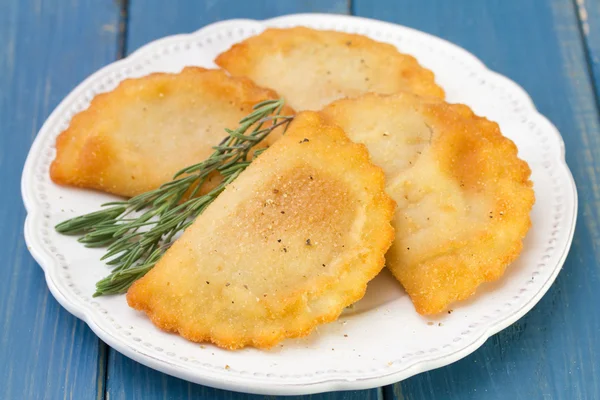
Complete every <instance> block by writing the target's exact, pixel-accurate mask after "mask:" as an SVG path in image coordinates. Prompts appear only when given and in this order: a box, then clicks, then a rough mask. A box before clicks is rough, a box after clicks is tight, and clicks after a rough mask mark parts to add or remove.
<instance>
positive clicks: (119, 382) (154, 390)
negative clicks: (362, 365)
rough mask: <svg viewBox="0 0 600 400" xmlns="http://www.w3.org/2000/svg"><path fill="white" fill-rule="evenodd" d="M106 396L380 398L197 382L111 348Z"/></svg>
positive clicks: (130, 399) (144, 399) (131, 399)
mask: <svg viewBox="0 0 600 400" xmlns="http://www.w3.org/2000/svg"><path fill="white" fill-rule="evenodd" d="M108 366H109V368H108V380H107V384H106V386H107V397H106V398H107V399H111V400H114V399H127V400H153V399H169V400H179V399H182V400H183V399H202V400H213V399H214V400H216V399H218V400H233V399H235V400H267V399H268V400H276V399H281V400H306V399H311V400H380V399H381V393H380V390H361V391H353V392H333V393H325V394H317V395H312V396H307V397H304V396H285V397H284V396H282V397H278V396H259V395H251V394H244V393H235V392H230V391H225V390H218V389H213V388H209V387H206V386H201V385H196V384H193V383H189V382H186V381H184V380H181V379H177V378H173V377H171V376H169V375H166V374H163V373H161V372H158V371H155V370H153V369H150V368H147V367H145V366H143V365H141V364H139V363H137V362H135V361H132V360H131V359H129V358H127V357H124V356H122V355H121V354H119V353H117V352H115V351H112V352H111V353H110V357H109V363H108Z"/></svg>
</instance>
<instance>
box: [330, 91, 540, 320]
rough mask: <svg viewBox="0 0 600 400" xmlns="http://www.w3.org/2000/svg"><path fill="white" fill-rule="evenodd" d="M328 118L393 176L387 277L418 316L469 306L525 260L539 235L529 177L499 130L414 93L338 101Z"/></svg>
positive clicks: (457, 106) (464, 108)
mask: <svg viewBox="0 0 600 400" xmlns="http://www.w3.org/2000/svg"><path fill="white" fill-rule="evenodd" d="M323 113H324V115H325V116H326V118H327V120H328V121H330V122H334V123H336V124H338V125H339V126H340V127H342V129H344V130H345V131H346V132H347V134H348V136H349V137H350V138H351V139H352V140H354V141H356V142H358V143H364V144H365V145H366V146H367V147H368V149H369V151H370V153H371V156H372V159H373V162H374V163H375V164H377V165H380V166H381V167H382V168H383V169H384V171H385V174H386V180H387V191H388V193H389V194H390V195H391V196H392V198H393V199H394V200H395V201H396V202H397V205H398V207H397V211H396V215H395V218H394V225H395V229H396V239H395V242H394V244H393V245H392V247H391V249H390V251H389V252H388V254H387V255H386V258H387V267H388V268H389V269H390V270H391V271H392V273H393V274H394V276H395V277H396V278H397V279H398V280H399V281H400V282H401V283H402V285H403V286H404V288H405V289H406V291H407V293H408V294H409V296H410V297H411V299H412V301H413V303H414V305H415V308H416V310H417V311H418V312H419V313H421V314H433V313H438V312H441V311H443V310H445V309H446V308H447V307H448V305H450V304H451V303H453V302H455V301H457V300H463V299H466V298H467V297H469V296H471V295H472V294H473V293H474V292H475V290H476V289H477V287H478V286H479V285H480V284H481V283H483V282H485V281H493V280H496V279H499V278H500V277H501V276H502V274H503V273H504V271H505V269H506V267H507V265H508V264H509V263H511V262H512V261H513V260H515V259H516V258H517V256H518V255H519V253H520V252H521V249H522V247H523V245H522V240H523V238H524V237H525V234H526V232H527V231H528V229H529V227H530V225H531V222H530V217H529V213H530V210H531V208H532V206H533V203H534V193H533V190H532V182H531V181H530V180H529V177H530V173H531V171H530V169H529V166H528V165H527V163H525V162H524V161H522V160H520V159H519V158H518V157H517V147H516V146H515V144H514V143H513V142H512V141H511V140H509V139H507V138H506V137H504V136H502V134H501V132H500V129H499V127H498V125H497V124H496V123H494V122H490V121H488V120H487V119H485V118H481V117H478V116H476V115H475V114H473V112H472V111H471V110H470V109H469V108H468V107H467V106H464V105H460V104H447V103H445V102H443V101H441V100H436V99H424V98H420V97H418V96H415V95H412V94H408V93H404V94H396V95H391V96H380V95H375V94H368V95H365V96H363V97H361V98H358V99H354V100H340V101H337V102H334V103H333V104H331V105H329V106H328V107H326V108H325V110H324V111H323Z"/></svg>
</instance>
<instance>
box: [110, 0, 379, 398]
mask: <svg viewBox="0 0 600 400" xmlns="http://www.w3.org/2000/svg"><path fill="white" fill-rule="evenodd" d="M348 11H349V8H348V2H347V1H346V0H335V1H331V0H330V1H313V2H311V1H306V2H305V1H303V2H285V1H277V0H262V1H256V2H238V1H233V0H226V1H218V2H217V1H180V2H178V3H177V6H176V7H174V6H173V5H172V4H168V3H167V2H159V1H151V2H147V1H142V0H130V7H129V12H128V15H127V17H128V21H129V23H128V27H127V53H131V51H133V50H135V49H137V48H139V47H140V46H142V45H144V44H146V43H148V42H149V41H152V40H154V39H157V38H160V37H163V36H166V35H172V34H177V33H187V32H192V31H195V30H197V29H199V28H201V27H202V26H205V25H207V24H210V23H212V22H215V21H219V20H224V19H230V18H256V19H265V18H271V17H275V16H278V15H282V14H288V13H298V12H335V13H348ZM380 395H381V392H380V390H365V391H358V392H342V393H340V392H338V393H330V394H323V395H315V396H311V397H310V398H312V399H315V400H316V399H319V400H326V399H327V400H333V399H336V400H337V399H346V400H354V399H356V400H358V399H360V400H363V399H365V400H371V399H373V400H375V399H378V398H380ZM107 398H111V399H117V398H118V399H144V400H146V399H148V400H150V399H166V398H169V399H184V398H202V399H233V398H235V399H259V398H265V397H264V396H253V395H245V394H237V393H233V392H227V391H223V390H216V389H211V388H208V387H203V386H200V385H195V384H191V383H188V382H185V381H183V380H180V379H176V378H173V377H170V376H168V375H165V374H162V373H159V372H156V371H153V370H151V369H150V368H147V367H145V366H143V365H141V364H138V363H136V362H134V361H131V360H129V359H127V358H126V357H123V356H122V355H121V354H119V353H117V352H115V351H114V350H110V356H109V362H108V375H107ZM268 398H269V399H272V398H273V397H268ZM295 398H296V399H299V397H282V399H295Z"/></svg>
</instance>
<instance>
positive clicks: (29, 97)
mask: <svg viewBox="0 0 600 400" xmlns="http://www.w3.org/2000/svg"><path fill="white" fill-rule="evenodd" d="M117 22H118V7H117V6H116V5H115V4H113V3H112V2H77V1H70V2H64V1H62V0H53V1H43V2H41V1H33V0H8V1H6V0H5V1H2V2H0V88H2V89H1V90H0V181H1V182H2V189H3V192H4V195H3V196H0V226H1V227H2V228H1V230H0V239H1V240H0V254H1V255H2V259H3V263H2V268H0V354H2V356H1V359H2V362H0V398H2V399H59V398H60V399H62V398H65V399H66V398H72V399H93V398H102V397H103V395H104V387H103V385H104V372H105V360H104V358H105V353H106V351H104V350H103V346H104V345H103V344H102V345H101V342H100V341H99V340H98V338H97V337H96V336H95V335H94V334H93V333H92V332H91V331H90V329H89V328H88V327H87V326H86V325H85V324H84V323H83V322H81V321H79V320H77V319H76V318H75V317H73V316H72V315H70V314H69V313H68V312H67V311H65V310H64V309H63V308H62V307H61V306H60V305H59V304H58V303H57V302H56V301H55V300H54V298H53V297H52V296H51V295H50V293H49V292H48V289H47V287H46V284H45V282H44V276H43V273H42V270H41V269H40V267H39V266H38V265H37V264H36V263H35V261H34V260H33V259H32V258H31V256H30V255H29V253H28V251H27V249H26V246H25V243H24V239H23V221H24V219H25V210H24V208H23V205H22V201H21V199H20V196H19V195H18V193H19V192H20V179H21V170H22V166H23V163H24V161H25V157H26V155H27V152H28V151H29V147H30V145H31V143H32V141H33V139H34V137H35V135H36V133H37V131H38V129H39V128H40V126H41V125H42V123H43V122H44V119H45V118H46V117H47V116H48V115H49V113H50V112H51V111H52V109H53V108H54V107H55V106H56V105H57V104H58V102H59V101H60V100H61V99H62V98H63V97H64V96H65V95H66V94H67V93H68V92H69V91H70V90H71V89H72V88H73V87H74V86H75V85H76V84H77V83H79V81H81V80H83V79H84V78H85V77H86V76H87V75H89V74H90V73H92V72H94V70H96V69H98V68H99V67H101V66H102V65H104V64H106V63H108V62H110V61H112V60H113V59H114V57H115V54H116V50H117V49H116V43H117V40H116V38H117V34H116V32H117Z"/></svg>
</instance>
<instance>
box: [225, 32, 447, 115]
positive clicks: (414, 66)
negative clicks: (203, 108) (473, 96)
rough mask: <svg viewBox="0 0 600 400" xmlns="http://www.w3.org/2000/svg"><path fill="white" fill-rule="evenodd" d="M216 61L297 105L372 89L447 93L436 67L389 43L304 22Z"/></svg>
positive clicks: (316, 104)
mask: <svg viewBox="0 0 600 400" xmlns="http://www.w3.org/2000/svg"><path fill="white" fill-rule="evenodd" d="M215 62H216V63H217V64H218V65H219V66H221V67H222V68H224V69H226V70H227V71H229V73H231V74H232V75H234V76H247V77H248V78H250V79H252V80H253V81H254V82H256V83H257V84H258V85H263V86H265V87H271V88H273V89H274V90H276V91H277V92H278V93H279V94H281V95H282V96H284V97H285V99H286V100H287V101H288V103H289V104H290V105H291V106H292V107H294V108H295V109H297V110H319V109H320V108H321V107H323V106H324V105H326V104H328V103H330V102H331V101H333V100H336V99H340V98H344V97H356V96H359V95H361V94H364V93H367V92H374V93H383V94H387V93H396V92H399V91H410V92H414V93H417V94H419V95H423V96H433V97H439V98H444V91H443V90H442V88H440V87H439V86H437V85H436V84H435V81H434V76H433V73H432V72H431V71H429V70H428V69H425V68H423V67H422V66H421V65H419V63H418V62H417V60H416V59H415V58H414V57H412V56H410V55H407V54H402V53H400V52H398V50H397V49H396V48H395V47H394V46H392V45H390V44H386V43H381V42H377V41H374V40H372V39H369V38H367V37H366V36H362V35H355V34H348V33H343V32H336V31H321V30H314V29H310V28H305V27H296V28H288V29H275V28H270V29H267V30H266V31H264V32H263V33H261V34H259V35H257V36H253V37H251V38H249V39H246V40H245V41H243V42H241V43H238V44H235V45H233V46H232V47H231V48H230V49H229V50H228V51H226V52H224V53H222V54H220V55H219V56H218V57H217V59H216V60H215Z"/></svg>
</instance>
